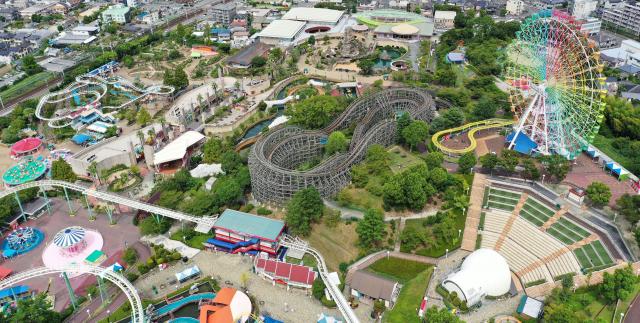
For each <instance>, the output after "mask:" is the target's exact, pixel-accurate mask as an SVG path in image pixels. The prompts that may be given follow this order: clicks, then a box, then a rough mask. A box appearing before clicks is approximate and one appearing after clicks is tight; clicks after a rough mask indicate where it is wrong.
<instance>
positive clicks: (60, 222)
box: [1, 198, 140, 311]
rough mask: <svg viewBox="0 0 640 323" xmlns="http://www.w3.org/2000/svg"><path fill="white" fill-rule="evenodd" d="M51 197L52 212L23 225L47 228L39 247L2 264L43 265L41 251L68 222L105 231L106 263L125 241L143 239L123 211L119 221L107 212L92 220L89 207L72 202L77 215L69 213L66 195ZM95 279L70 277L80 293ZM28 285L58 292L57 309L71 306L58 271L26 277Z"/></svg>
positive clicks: (119, 253)
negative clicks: (110, 216) (48, 274)
mask: <svg viewBox="0 0 640 323" xmlns="http://www.w3.org/2000/svg"><path fill="white" fill-rule="evenodd" d="M51 201H52V211H53V212H52V215H49V214H48V213H47V212H46V211H45V213H44V214H43V215H42V216H41V217H40V218H38V219H36V220H29V221H27V222H26V223H23V224H22V225H21V226H32V227H35V228H38V229H40V230H42V231H43V232H44V235H45V238H44V241H43V243H41V244H40V245H39V246H38V247H37V248H36V249H34V250H32V251H30V252H29V253H27V254H23V255H20V256H17V257H15V258H12V259H9V260H4V262H3V263H2V264H1V265H2V266H3V267H6V268H9V269H11V270H13V271H14V272H20V271H24V270H27V269H30V268H34V267H40V266H43V265H44V264H43V262H42V251H43V250H44V248H45V247H46V245H47V244H49V243H51V240H52V239H53V236H54V235H55V234H56V233H57V232H58V231H60V230H62V229H64V228H66V227H69V226H76V225H77V226H81V227H84V228H87V229H93V230H96V231H98V232H100V233H101V234H102V238H103V239H104V246H103V247H102V251H103V252H104V253H105V255H106V256H107V260H106V261H105V262H104V263H106V264H112V263H113V262H115V261H120V262H121V263H122V261H121V256H122V250H123V249H124V248H125V245H131V244H133V243H136V242H137V241H138V240H139V239H140V233H139V230H138V228H137V227H135V226H134V225H133V224H132V223H131V217H130V216H125V215H120V216H119V217H120V222H119V223H118V224H116V225H113V226H112V225H109V221H108V219H107V216H106V215H98V217H97V219H96V220H95V221H89V219H88V214H87V210H86V209H85V208H82V207H81V206H80V205H78V204H77V203H74V204H73V208H74V209H77V214H76V216H69V208H68V206H67V203H66V202H65V201H64V199H58V198H54V199H52V200H51ZM95 282H96V279H95V277H94V276H91V275H81V276H78V277H75V278H72V279H71V285H72V287H73V288H74V289H75V290H76V293H77V294H85V288H86V287H87V286H89V285H91V284H94V283H95ZM23 284H24V285H28V286H29V287H30V288H31V289H32V290H36V291H38V292H44V291H46V290H47V289H49V292H50V293H51V294H52V295H55V299H56V302H55V309H56V310H58V311H60V310H62V309H64V308H65V307H67V306H69V304H70V302H69V294H68V292H67V289H66V287H65V284H64V281H63V280H62V278H61V277H60V276H58V275H50V276H42V277H38V278H33V279H30V280H27V281H25V282H24V283H23Z"/></svg>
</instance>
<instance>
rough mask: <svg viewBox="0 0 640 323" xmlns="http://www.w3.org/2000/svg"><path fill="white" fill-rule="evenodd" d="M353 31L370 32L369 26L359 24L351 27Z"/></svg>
mask: <svg viewBox="0 0 640 323" xmlns="http://www.w3.org/2000/svg"><path fill="white" fill-rule="evenodd" d="M351 29H353V30H355V31H367V30H369V26H367V25H364V24H357V25H353V26H351Z"/></svg>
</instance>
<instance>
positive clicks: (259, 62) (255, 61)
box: [251, 56, 267, 68]
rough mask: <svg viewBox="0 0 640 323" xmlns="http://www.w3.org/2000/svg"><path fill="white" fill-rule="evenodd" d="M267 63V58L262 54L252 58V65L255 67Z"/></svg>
mask: <svg viewBox="0 0 640 323" xmlns="http://www.w3.org/2000/svg"><path fill="white" fill-rule="evenodd" d="M265 65H267V59H266V58H264V57H262V56H256V57H254V58H252V59H251V67H253V68H261V67H263V66H265Z"/></svg>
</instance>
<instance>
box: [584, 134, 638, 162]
mask: <svg viewBox="0 0 640 323" xmlns="http://www.w3.org/2000/svg"><path fill="white" fill-rule="evenodd" d="M613 140H614V139H613V138H607V137H604V136H601V135H596V137H595V138H594V139H593V145H594V146H595V147H596V148H598V149H600V150H601V151H602V152H603V153H605V154H606V155H607V156H609V157H611V158H612V159H613V160H615V161H616V162H618V163H620V164H621V165H622V166H623V167H625V168H632V167H631V166H632V165H634V164H637V161H634V160H633V158H629V157H626V156H624V155H622V154H620V153H619V152H618V150H616V149H615V148H613V146H611V142H612V141H613Z"/></svg>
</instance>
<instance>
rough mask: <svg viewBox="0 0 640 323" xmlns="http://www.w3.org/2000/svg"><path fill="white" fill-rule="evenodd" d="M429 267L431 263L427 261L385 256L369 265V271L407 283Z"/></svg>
mask: <svg viewBox="0 0 640 323" xmlns="http://www.w3.org/2000/svg"><path fill="white" fill-rule="evenodd" d="M428 267H429V265H427V264H425V263H421V262H417V261H413V260H406V259H401V258H395V257H389V258H386V257H385V258H382V259H380V260H378V261H376V262H374V263H373V264H371V266H369V267H367V271H370V272H372V273H375V274H378V275H380V276H384V277H387V278H391V279H393V280H397V281H398V282H400V283H401V284H405V283H407V282H408V281H409V280H411V279H413V278H415V277H416V276H417V275H418V274H419V273H421V272H423V271H425V270H426V269H427V268H428Z"/></svg>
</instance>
